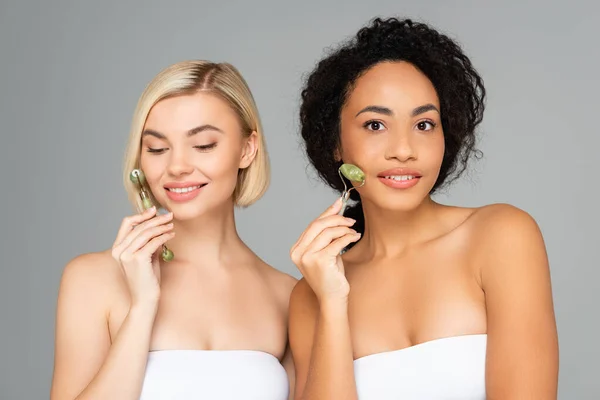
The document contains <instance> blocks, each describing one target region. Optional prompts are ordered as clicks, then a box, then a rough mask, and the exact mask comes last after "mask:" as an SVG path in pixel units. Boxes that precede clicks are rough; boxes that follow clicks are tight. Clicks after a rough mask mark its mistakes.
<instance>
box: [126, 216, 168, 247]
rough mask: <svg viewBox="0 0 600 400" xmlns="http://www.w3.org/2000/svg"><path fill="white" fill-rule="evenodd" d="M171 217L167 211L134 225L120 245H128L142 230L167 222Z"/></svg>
mask: <svg viewBox="0 0 600 400" xmlns="http://www.w3.org/2000/svg"><path fill="white" fill-rule="evenodd" d="M172 219H173V213H167V214H163V215H159V216H157V217H154V218H151V219H149V220H147V221H144V222H142V223H141V224H139V225H137V226H136V227H134V228H133V229H132V230H131V232H129V233H128V234H127V236H125V238H124V239H123V240H122V241H121V246H122V247H128V246H129V245H130V244H131V243H132V242H133V241H134V240H135V238H136V237H138V236H139V235H140V234H141V233H142V232H144V231H146V230H148V229H151V228H154V227H157V226H160V225H164V224H166V223H169V222H170V221H171V220H172Z"/></svg>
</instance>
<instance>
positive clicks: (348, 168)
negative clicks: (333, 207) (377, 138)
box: [338, 164, 365, 215]
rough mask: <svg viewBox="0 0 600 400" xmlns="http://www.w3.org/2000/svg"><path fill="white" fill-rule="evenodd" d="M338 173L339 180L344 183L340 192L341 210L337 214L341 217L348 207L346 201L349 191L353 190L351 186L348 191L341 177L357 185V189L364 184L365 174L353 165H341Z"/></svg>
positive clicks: (348, 197)
mask: <svg viewBox="0 0 600 400" xmlns="http://www.w3.org/2000/svg"><path fill="white" fill-rule="evenodd" d="M338 173H339V174H340V178H341V179H342V182H343V183H344V191H343V192H342V208H341V210H340V211H339V212H338V214H339V215H343V214H344V211H345V210H346V206H347V205H348V200H349V199H350V191H351V190H352V189H354V188H355V187H354V186H353V187H351V188H350V189H348V187H347V186H346V181H345V180H344V178H343V177H345V178H346V179H348V180H349V181H351V182H356V183H358V184H359V186H358V187H361V186H363V185H364V184H365V173H364V172H363V171H362V170H361V169H360V168H358V167H357V166H356V165H353V164H342V165H341V166H340V168H339V170H338ZM342 176H343V177H342Z"/></svg>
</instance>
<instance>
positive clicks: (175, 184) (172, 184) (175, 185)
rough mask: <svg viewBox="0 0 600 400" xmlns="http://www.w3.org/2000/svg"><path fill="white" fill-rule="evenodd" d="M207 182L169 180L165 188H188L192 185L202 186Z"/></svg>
mask: <svg viewBox="0 0 600 400" xmlns="http://www.w3.org/2000/svg"><path fill="white" fill-rule="evenodd" d="M205 184H206V182H169V183H167V184H166V185H165V186H164V187H165V188H187V187H192V186H201V185H205Z"/></svg>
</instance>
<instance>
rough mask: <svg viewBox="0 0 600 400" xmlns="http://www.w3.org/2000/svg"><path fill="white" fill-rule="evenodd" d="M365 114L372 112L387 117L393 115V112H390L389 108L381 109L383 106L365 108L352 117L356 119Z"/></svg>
mask: <svg viewBox="0 0 600 400" xmlns="http://www.w3.org/2000/svg"><path fill="white" fill-rule="evenodd" d="M366 112H374V113H378V114H383V115H387V116H392V115H394V112H393V111H392V110H390V109H389V108H387V107H383V106H367V107H365V108H363V109H362V110H360V111H359V112H358V113H357V114H356V115H355V116H354V117H355V118H356V117H358V116H359V115H360V114H362V113H366Z"/></svg>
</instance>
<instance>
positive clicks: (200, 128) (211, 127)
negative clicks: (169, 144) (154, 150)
mask: <svg viewBox="0 0 600 400" xmlns="http://www.w3.org/2000/svg"><path fill="white" fill-rule="evenodd" d="M205 131H215V132H219V133H223V131H222V130H221V129H219V128H217V127H216V126H214V125H210V124H204V125H200V126H197V127H195V128H193V129H190V130H189V131H187V133H186V136H188V137H189V136H194V135H196V134H198V133H200V132H205ZM142 136H154V137H155V138H158V139H166V138H167V137H166V136H165V135H163V134H162V133H160V132H157V131H155V130H153V129H144V131H143V132H142Z"/></svg>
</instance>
